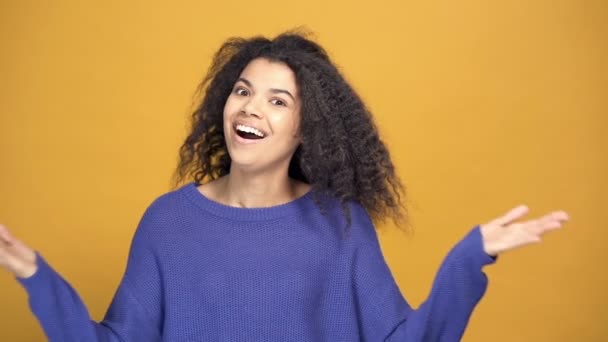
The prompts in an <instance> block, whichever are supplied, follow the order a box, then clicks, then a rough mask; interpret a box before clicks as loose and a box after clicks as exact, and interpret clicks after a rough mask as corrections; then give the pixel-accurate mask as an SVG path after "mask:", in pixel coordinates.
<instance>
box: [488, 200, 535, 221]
mask: <svg viewBox="0 0 608 342" xmlns="http://www.w3.org/2000/svg"><path fill="white" fill-rule="evenodd" d="M529 211H530V209H528V207H527V206H526V205H523V204H522V205H518V206H517V207H515V208H513V209H511V210H509V212H508V213H506V214H505V215H504V216H501V217H499V218H497V219H496V220H494V223H496V224H499V225H501V226H506V225H508V224H510V223H512V222H513V221H515V220H517V219H519V218H522V217H523V216H524V215H526V214H527V213H528V212H529Z"/></svg>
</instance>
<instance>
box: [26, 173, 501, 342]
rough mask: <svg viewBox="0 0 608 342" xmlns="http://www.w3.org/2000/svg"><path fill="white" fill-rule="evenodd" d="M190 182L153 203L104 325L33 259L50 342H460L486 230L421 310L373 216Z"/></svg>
mask: <svg viewBox="0 0 608 342" xmlns="http://www.w3.org/2000/svg"><path fill="white" fill-rule="evenodd" d="M196 186H197V185H196V184H195V183H190V184H188V185H185V186H183V187H181V188H179V189H177V190H174V191H172V192H169V193H167V194H164V195H162V196H160V197H159V198H158V199H156V200H155V201H154V202H153V203H152V204H151V205H150V206H149V207H148V209H147V210H146V211H145V213H144V215H143V217H142V219H141V221H140V223H139V225H138V227H137V230H136V232H135V235H134V237H133V240H132V244H131V248H130V252H129V257H128V261H127V266H126V270H125V273H124V276H123V278H122V281H121V282H120V284H119V286H118V289H117V291H116V294H115V295H114V298H113V300H112V302H111V304H110V307H109V309H108V311H107V313H106V315H105V317H104V319H103V321H101V322H99V323H97V322H95V321H93V320H91V317H90V316H89V313H88V311H87V309H86V307H85V305H84V303H83V302H82V300H81V298H80V297H79V296H78V294H77V293H76V291H75V290H74V289H73V288H72V287H71V286H70V284H69V283H68V282H66V281H65V280H64V279H63V278H62V277H61V276H60V275H59V274H58V273H57V272H56V271H55V270H53V269H52V268H51V267H50V266H49V265H48V264H47V263H46V262H45V260H44V258H42V257H41V255H40V254H39V253H37V264H38V270H37V272H36V273H35V274H34V275H33V276H31V277H29V278H25V279H18V281H19V282H20V283H21V284H22V285H23V286H24V287H25V289H26V291H27V293H28V298H29V305H30V308H31V310H32V312H33V313H34V315H35V316H36V317H37V319H38V320H39V322H40V324H41V326H42V328H43V329H44V332H45V333H46V335H47V337H48V338H49V340H50V341H53V342H54V341H57V342H59V341H61V342H71V341H74V342H76V341H79V342H82V341H86V342H89V341H91V342H94V341H121V342H131V341H137V342H140V341H141V342H155V341H175V342H178V341H179V342H182V341H183V342H198V341H214V342H215V341H281V342H286V341H315V342H316V341H319V342H321V341H332V342H334V341H349V342H350V341H458V340H460V338H461V336H462V335H463V333H464V330H465V327H466V325H467V323H468V320H469V317H470V315H471V313H472V311H473V309H474V307H475V305H476V304H477V302H478V301H479V300H480V299H481V297H482V296H483V294H484V292H485V290H486V286H487V278H486V276H485V274H484V273H483V272H482V267H483V266H484V265H486V264H490V263H492V262H494V259H493V258H491V257H490V256H488V255H487V254H486V253H484V251H483V248H482V240H481V235H480V232H479V227H475V228H473V229H472V230H471V231H470V233H468V234H467V236H466V237H465V238H464V239H463V240H461V241H460V242H459V243H458V244H457V245H456V246H455V247H454V248H453V249H452V250H451V251H450V252H449V254H448V255H447V257H446V259H445V260H444V262H443V263H442V265H441V267H440V269H439V271H438V273H437V276H436V279H435V281H434V284H433V287H432V290H431V293H430V295H429V297H428V299H427V300H426V301H425V302H424V303H423V304H422V305H421V306H420V307H419V308H418V309H416V310H414V309H413V308H412V307H410V305H409V304H408V303H407V301H406V300H405V299H404V297H403V296H402V294H401V292H400V291H399V288H398V287H397V284H396V283H395V280H394V278H393V277H392V275H391V272H390V270H389V267H388V266H387V264H386V262H385V259H384V257H383V255H382V251H381V249H380V245H379V243H378V238H377V234H376V231H375V229H374V227H373V225H372V222H371V220H370V218H369V216H368V215H367V213H366V211H365V210H364V209H363V208H362V207H361V206H360V205H358V204H355V203H350V204H349V208H350V212H351V218H352V223H351V225H350V230H349V234H348V235H344V234H343V230H342V229H343V227H345V224H346V222H345V219H344V215H343V213H342V210H341V207H340V205H339V203H338V202H337V201H336V200H332V199H330V198H321V201H322V203H323V206H324V208H325V211H326V212H325V213H322V212H321V211H320V210H319V208H318V207H317V205H316V204H315V202H314V200H313V196H312V193H311V192H309V193H308V194H306V195H304V196H302V197H300V198H298V199H296V200H294V201H292V202H289V203H286V204H283V205H278V206H273V207H268V208H253V209H252V208H236V207H229V206H225V205H223V204H220V203H218V202H214V201H212V200H210V199H209V198H206V197H205V196H204V195H203V194H201V193H200V192H199V191H198V189H197V188H196Z"/></svg>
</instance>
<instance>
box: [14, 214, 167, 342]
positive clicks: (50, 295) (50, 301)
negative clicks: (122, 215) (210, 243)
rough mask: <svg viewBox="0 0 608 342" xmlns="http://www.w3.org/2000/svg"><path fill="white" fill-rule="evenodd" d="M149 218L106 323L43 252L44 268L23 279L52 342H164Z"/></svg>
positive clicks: (136, 238) (140, 229) (136, 240)
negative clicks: (93, 316)
mask: <svg viewBox="0 0 608 342" xmlns="http://www.w3.org/2000/svg"><path fill="white" fill-rule="evenodd" d="M147 224H148V223H147V220H146V215H144V217H143V218H142V221H141V222H140V224H139V227H138V229H137V231H136V233H135V236H134V237H133V241H132V243H131V248H130V251H129V257H128V261H127V267H126V271H125V273H124V275H123V277H122V280H121V282H120V284H119V286H118V289H117V291H116V293H115V295H114V298H113V300H112V302H111V304H110V306H109V308H108V310H107V313H106V315H105V317H104V319H103V321H101V322H99V323H97V322H95V321H93V320H92V319H91V317H90V315H89V312H88V310H87V308H86V306H85V304H84V303H83V301H82V299H81V298H80V296H79V295H78V293H77V292H76V291H75V290H74V289H73V288H72V286H71V285H70V284H69V283H68V282H67V281H66V280H65V279H63V278H62V277H61V275H59V273H57V272H56V271H55V270H54V269H53V268H52V267H51V266H50V265H49V264H48V263H47V262H46V260H45V259H44V258H43V257H42V256H41V255H40V254H38V253H37V255H36V257H37V258H36V262H37V265H38V269H37V271H36V273H35V274H34V275H32V276H31V277H28V278H17V280H18V281H19V282H20V283H21V284H22V285H23V287H24V288H25V290H26V291H27V293H28V302H29V305H30V309H31V310H32V312H33V313H34V315H35V316H36V318H37V319H38V321H39V323H40V325H41V327H42V329H43V330H44V332H45V334H46V336H47V338H48V340H49V341H51V342H55V341H57V342H59V341H61V342H72V341H74V342H76V341H79V342H81V341H87V342H89V341H91V342H95V341H98V342H102V341H103V342H106V341H107V342H110V341H112V342H130V341H150V342H154V341H160V340H161V322H162V299H161V289H160V271H159V268H158V264H157V259H156V257H155V253H153V250H152V248H151V247H150V243H149V238H148V236H147V235H148V234H147V233H146V231H147V230H148V229H147V228H148V227H146V226H147Z"/></svg>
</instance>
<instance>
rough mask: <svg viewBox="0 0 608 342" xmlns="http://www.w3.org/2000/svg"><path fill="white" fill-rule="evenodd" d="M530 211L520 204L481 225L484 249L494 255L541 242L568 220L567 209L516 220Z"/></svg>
mask: <svg viewBox="0 0 608 342" xmlns="http://www.w3.org/2000/svg"><path fill="white" fill-rule="evenodd" d="M526 213H528V207H526V206H525V205H520V206H518V207H515V208H513V209H511V210H510V211H509V212H508V213H506V214H505V215H504V216H501V217H499V218H496V219H494V220H492V221H490V222H488V223H486V224H483V225H481V227H480V231H481V236H482V238H483V248H484V251H485V252H486V253H487V254H489V255H492V256H496V255H498V254H500V253H502V252H505V251H508V250H512V249H515V248H517V247H521V246H525V245H528V244H533V243H539V242H541V236H542V235H543V234H545V233H546V232H548V231H551V230H555V229H558V228H560V227H561V226H562V224H564V223H565V222H566V221H568V219H569V218H568V214H567V213H566V212H565V211H554V212H551V213H549V214H547V215H545V216H543V217H540V218H537V219H534V220H528V221H522V222H514V221H515V220H517V219H519V218H521V217H523V216H524V215H525V214H526Z"/></svg>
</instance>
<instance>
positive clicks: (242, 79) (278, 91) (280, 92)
mask: <svg viewBox="0 0 608 342" xmlns="http://www.w3.org/2000/svg"><path fill="white" fill-rule="evenodd" d="M238 81H241V82H243V83H245V84H246V85H247V86H248V87H249V88H253V85H252V84H251V82H249V80H247V79H246V78H243V77H239V79H238ZM270 91H271V92H272V93H273V94H286V95H288V96H289V97H291V99H292V100H293V102H296V98H295V97H294V96H293V95H292V94H291V93H290V92H288V91H287V90H284V89H276V88H270Z"/></svg>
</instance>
